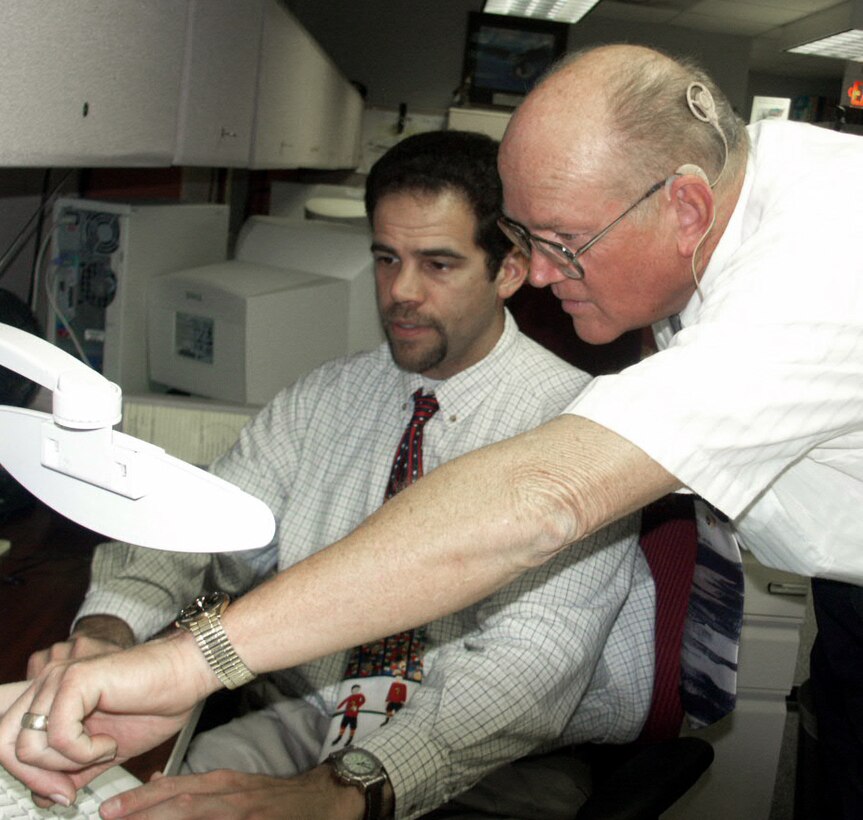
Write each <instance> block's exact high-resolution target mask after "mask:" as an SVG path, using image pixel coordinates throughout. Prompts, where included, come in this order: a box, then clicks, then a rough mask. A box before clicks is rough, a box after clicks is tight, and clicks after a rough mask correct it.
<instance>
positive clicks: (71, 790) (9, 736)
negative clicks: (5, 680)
mask: <svg viewBox="0 0 863 820" xmlns="http://www.w3.org/2000/svg"><path fill="white" fill-rule="evenodd" d="M217 688H218V681H217V680H216V678H215V676H214V675H213V674H212V672H210V669H209V666H207V663H206V661H205V660H204V658H203V655H202V654H201V652H200V651H199V650H198V648H197V645H196V644H195V642H194V638H192V636H191V635H190V634H188V633H185V632H176V633H173V634H172V635H171V636H169V637H168V638H164V639H161V640H158V641H152V642H149V643H146V644H142V645H140V646H137V647H134V648H133V649H130V650H127V651H125V652H114V653H111V654H109V655H102V656H100V657H98V658H91V659H86V660H81V661H65V662H61V663H58V664H54V665H52V666H50V667H48V668H47V669H46V670H45V672H43V673H42V675H40V677H39V678H38V679H37V680H35V681H34V682H33V683H32V685H31V686H30V687H29V688H28V689H27V690H26V691H25V692H24V694H23V695H21V697H20V698H19V699H18V700H17V701H16V702H15V703H14V704H13V705H12V706H11V707H10V708H9V710H8V711H7V713H6V715H5V716H4V717H3V719H2V721H0V763H2V764H3V765H4V766H5V767H6V768H7V769H8V770H9V771H10V772H12V774H13V775H15V776H16V777H18V778H19V779H20V780H21V781H22V782H24V783H25V784H26V785H27V786H28V787H29V788H30V789H31V790H32V791H33V793H34V796H42V797H44V798H48V799H50V800H51V801H53V802H59V803H63V804H65V805H68V803H70V802H72V801H73V800H74V798H75V792H76V790H77V789H78V788H79V787H80V786H81V785H83V784H85V783H88V782H89V781H90V780H92V779H93V778H94V777H95V776H96V775H97V774H99V773H100V772H102V771H104V770H105V769H106V768H108V767H109V766H111V765H113V764H114V763H120V762H122V761H123V760H126V759H127V758H129V757H133V756H135V755H138V754H141V753H142V752H144V751H146V750H147V749H150V748H152V747H153V746H155V745H157V744H159V743H161V742H162V741H163V740H165V739H167V738H169V737H171V736H173V735H174V734H176V732H177V731H179V729H180V727H181V726H182V725H183V723H184V722H185V720H186V719H187V718H188V715H189V712H190V711H191V709H192V707H193V706H194V705H195V703H196V702H197V701H198V700H199V699H200V698H202V697H205V696H206V695H207V694H209V693H210V692H212V691H214V690H215V689H217ZM28 711H29V712H33V713H36V714H42V715H46V716H47V717H48V731H47V732H41V731H36V730H34V729H21V728H20V723H21V718H22V716H23V715H24V713H25V712H28Z"/></svg>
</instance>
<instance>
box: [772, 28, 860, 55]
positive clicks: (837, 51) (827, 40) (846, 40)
mask: <svg viewBox="0 0 863 820" xmlns="http://www.w3.org/2000/svg"><path fill="white" fill-rule="evenodd" d="M788 51H791V52H794V53H795V54H816V55H817V56H819V57H834V58H836V59H837V60H856V61H857V62H863V30H861V29H859V28H852V29H849V30H848V31H842V32H839V33H838V34H831V35H830V36H828V37H822V38H821V39H820V40H813V41H812V42H811V43H803V44H801V45H799V46H794V48H789V49H788Z"/></svg>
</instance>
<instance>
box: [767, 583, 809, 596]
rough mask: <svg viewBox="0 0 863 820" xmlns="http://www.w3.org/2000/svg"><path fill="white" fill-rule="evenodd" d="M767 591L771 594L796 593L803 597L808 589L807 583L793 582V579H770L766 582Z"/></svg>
mask: <svg viewBox="0 0 863 820" xmlns="http://www.w3.org/2000/svg"><path fill="white" fill-rule="evenodd" d="M767 591H768V592H769V593H770V594H771V595H796V596H799V597H801V598H802V597H805V596H806V593H807V592H808V591H809V585H808V584H803V583H795V582H794V581H791V582H783V581H770V582H769V583H768V584H767Z"/></svg>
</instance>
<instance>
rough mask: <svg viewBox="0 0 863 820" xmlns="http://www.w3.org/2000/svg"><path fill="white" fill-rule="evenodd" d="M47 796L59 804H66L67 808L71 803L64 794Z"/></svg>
mask: <svg viewBox="0 0 863 820" xmlns="http://www.w3.org/2000/svg"><path fill="white" fill-rule="evenodd" d="M48 797H50V798H51V799H52V800H53V801H54V802H55V803H59V804H60V805H61V806H66V808H69V806H71V805H72V803H71V802H70V801H69V798H68V797H66V795H65V794H49V795H48Z"/></svg>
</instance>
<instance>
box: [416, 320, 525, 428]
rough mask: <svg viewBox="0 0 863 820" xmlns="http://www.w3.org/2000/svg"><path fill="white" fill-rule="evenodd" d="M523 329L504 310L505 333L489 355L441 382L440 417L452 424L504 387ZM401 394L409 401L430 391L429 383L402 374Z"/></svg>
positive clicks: (438, 397)
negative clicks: (504, 377)
mask: <svg viewBox="0 0 863 820" xmlns="http://www.w3.org/2000/svg"><path fill="white" fill-rule="evenodd" d="M518 335H519V330H518V325H517V324H516V321H515V319H513V317H512V315H511V314H510V312H509V311H508V310H506V309H504V326H503V333H501V335H500V338H499V339H498V340H497V343H496V344H495V346H494V347H493V348H492V349H491V351H490V352H489V354H488V355H487V356H486V357H485V358H484V359H481V360H480V361H478V362H477V363H476V364H475V365H472V366H471V367H468V368H467V369H466V370H462V371H461V372H460V373H456V374H455V375H454V376H450V377H449V378H448V379H444V380H443V381H441V382H438V383H437V386H436V387H435V388H434V393H435V395H436V396H437V400H438V405H439V407H440V410H439V411H438V416H439V417H441V418H444V419H446V420H447V421H450V422H456V421H458V419H459V418H463V417H464V416H465V415H467V414H469V413H471V412H472V411H473V410H474V409H475V408H476V407H477V406H479V405H480V404H481V403H482V402H483V400H484V399H485V398H486V397H487V396H488V395H489V394H490V393H491V392H492V391H493V390H495V389H497V387H498V386H499V384H500V381H501V378H502V377H503V375H504V374H505V373H506V372H507V371H508V368H509V367H511V361H512V359H511V354H510V351H511V349H512V347H513V346H514V345H515V344H516V340H517V339H518ZM401 383H402V384H401V395H402V396H403V397H404V400H405V401H406V402H410V397H411V396H412V395H413V394H414V392H415V391H416V390H417V389H418V388H420V387H422V388H424V389H425V390H427V389H428V386H429V385H428V381H427V380H424V379H423V377H422V375H421V374H419V373H408V372H407V371H401Z"/></svg>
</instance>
